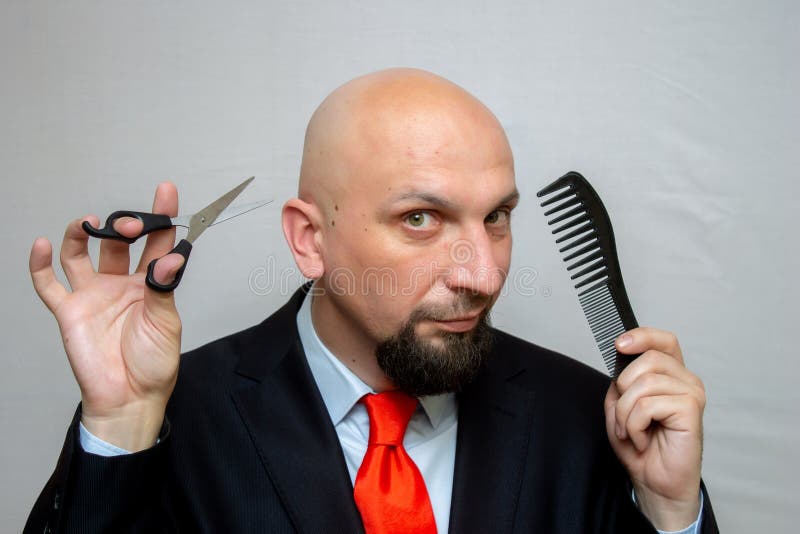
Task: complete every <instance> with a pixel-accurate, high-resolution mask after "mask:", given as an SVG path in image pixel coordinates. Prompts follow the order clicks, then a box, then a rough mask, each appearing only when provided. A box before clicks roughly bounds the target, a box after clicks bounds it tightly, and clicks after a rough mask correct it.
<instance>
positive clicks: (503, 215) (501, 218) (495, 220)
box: [484, 209, 511, 226]
mask: <svg viewBox="0 0 800 534" xmlns="http://www.w3.org/2000/svg"><path fill="white" fill-rule="evenodd" d="M510 220H511V210H508V209H497V210H494V211H493V212H491V213H490V214H489V215H487V216H486V219H484V222H486V224H490V225H492V226H505V225H508V223H509V222H510Z"/></svg>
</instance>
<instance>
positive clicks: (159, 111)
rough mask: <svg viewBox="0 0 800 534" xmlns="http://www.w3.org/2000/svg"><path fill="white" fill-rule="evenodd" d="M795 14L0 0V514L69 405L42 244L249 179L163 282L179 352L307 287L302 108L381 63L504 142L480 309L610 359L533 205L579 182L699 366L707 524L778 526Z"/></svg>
mask: <svg viewBox="0 0 800 534" xmlns="http://www.w3.org/2000/svg"><path fill="white" fill-rule="evenodd" d="M799 6H800V4H798V3H797V2H791V1H789V0H785V1H778V0H773V1H771V2H758V1H755V0H752V1H743V0H733V1H720V0H715V1H710V2H696V1H688V0H678V1H672V2H637V1H633V0H631V1H627V2H626V1H619V0H612V1H605V2H596V1H591V0H583V1H560V2H555V1H551V0H513V1H493V2H488V1H485V2H481V1H477V0H459V1H458V2H456V1H452V2H436V1H425V2H423V1H418V0H409V1H406V2H392V1H387V0H379V1H372V2H367V1H355V0H347V1H340V2H326V1H324V0H315V1H309V0H295V1H292V2H287V1H284V2H277V1H272V2H265V1H259V2H256V1H252V2H209V1H172V2H154V1H146V2H100V1H97V2H87V1H72V2H58V1H55V0H53V1H50V2H44V1H22V0H19V1H17V0H5V1H3V2H2V3H0V174H2V185H1V186H0V187H2V189H0V193H2V197H0V198H2V199H3V204H4V207H3V209H2V215H1V216H0V217H2V219H0V221H1V222H2V224H1V225H0V250H2V255H1V257H2V260H1V261H2V277H0V288H1V289H2V294H3V301H4V305H3V306H2V311H0V313H2V320H1V321H0V325H2V339H3V344H4V350H3V353H2V372H0V428H1V429H2V431H0V454H1V456H0V473H2V477H0V480H2V482H0V518H2V519H0V531H2V532H9V533H10V532H18V531H19V530H20V529H21V527H22V525H23V522H24V519H25V517H26V515H27V512H28V509H29V508H30V506H31V505H32V504H33V501H34V498H35V496H36V495H37V493H38V492H39V490H40V488H41V487H42V485H43V484H44V482H45V480H46V479H47V477H48V475H49V473H50V472H51V470H52V468H53V466H54V463H55V460H56V457H57V453H58V451H59V448H60V447H61V443H62V440H63V436H64V431H65V429H66V426H67V423H68V422H69V418H70V416H71V414H72V412H73V409H74V407H75V404H76V402H77V401H78V399H79V392H78V388H77V386H76V384H75V381H74V379H73V378H72V374H71V371H70V369H69V365H68V362H67V359H66V358H65V356H64V354H63V349H62V347H61V343H60V337H59V334H58V331H57V328H56V324H55V321H54V320H53V319H52V318H51V316H50V314H49V313H48V312H47V310H46V309H45V308H44V306H43V305H42V304H41V303H40V302H39V301H38V299H37V298H36V296H35V294H34V292H33V289H32V287H31V285H30V281H29V278H28V274H27V256H28V250H29V247H30V244H31V243H32V241H33V240H34V238H35V237H36V236H38V235H44V236H47V237H49V238H50V239H51V241H53V242H54V243H55V244H56V246H58V244H60V241H61V235H62V233H63V228H64V226H65V225H66V223H67V222H68V221H69V220H71V219H72V218H75V217H79V216H82V215H84V214H87V213H94V214H97V215H99V216H101V217H103V218H105V216H107V215H108V214H109V213H110V212H111V211H114V210H115V209H148V208H149V206H150V202H151V197H152V192H153V190H154V187H155V185H156V184H157V183H158V182H159V181H162V180H172V181H174V182H175V183H176V184H177V185H178V188H179V191H180V192H181V203H182V206H183V207H184V208H186V209H187V210H196V209H199V208H200V207H202V206H204V205H205V203H206V202H207V201H209V200H210V199H212V198H216V196H218V195H219V194H220V193H222V192H223V191H225V190H227V189H229V188H230V187H232V186H233V185H235V184H237V183H238V182H239V181H241V180H242V179H244V178H246V177H248V176H250V175H255V176H256V177H257V179H256V181H255V182H254V183H253V185H252V186H251V187H250V188H249V190H248V191H247V192H246V195H245V196H244V197H243V200H242V201H244V199H247V200H256V199H261V198H273V199H274V200H275V202H274V203H273V204H271V205H270V206H269V207H267V208H263V209H261V210H259V211H257V212H253V213H251V214H249V215H247V216H246V217H242V218H240V219H237V220H234V221H231V222H229V223H226V224H225V225H223V226H219V227H217V228H214V229H212V230H211V231H209V232H207V234H205V235H204V236H203V238H202V239H201V240H200V241H199V242H198V244H197V247H196V248H195V250H194V252H193V253H192V261H191V264H190V266H189V269H188V270H187V273H186V276H185V277H184V279H183V282H182V285H181V287H180V290H179V292H178V293H179V294H178V298H179V307H180V310H181V313H182V318H183V321H184V332H185V335H184V348H185V349H189V348H192V347H195V346H198V345H200V344H201V343H204V342H206V341H209V340H211V339H213V338H216V337H219V336H221V335H223V334H227V333H230V332H233V331H235V330H238V329H241V328H243V327H245V326H248V325H250V324H253V323H256V322H258V321H260V320H261V319H262V318H263V317H265V316H266V315H267V314H269V313H270V312H272V311H273V310H275V309H276V308H277V307H278V306H279V305H280V304H281V303H282V302H283V301H284V300H285V299H286V298H287V296H288V295H289V294H290V292H291V291H292V290H293V289H294V288H295V287H296V286H297V284H299V283H300V282H301V278H300V276H299V274H298V272H297V270H296V269H295V268H294V264H293V262H292V260H291V257H290V255H289V253H288V248H287V247H286V245H285V243H284V240H283V236H282V233H281V231H280V225H279V214H280V207H281V205H282V203H283V202H284V201H285V200H286V199H287V198H289V197H291V196H293V195H294V193H295V190H296V180H297V174H298V169H299V161H300V154H301V148H302V140H303V131H304V128H305V125H306V122H307V120H308V118H309V116H310V114H311V112H312V111H313V109H314V108H315V107H316V105H317V104H318V103H319V102H320V100H321V99H322V98H323V97H324V96H325V95H326V94H327V93H328V92H329V91H331V90H332V89H333V88H334V87H336V86H338V85H339V84H341V83H343V82H345V81H346V80H348V79H350V78H352V77H354V76H357V75H360V74H363V73H366V72H370V71H373V70H377V69H382V68H386V67H391V66H414V67H420V68H424V69H428V70H432V71H434V72H436V73H439V74H441V75H443V76H445V77H448V78H450V79H452V80H453V81H455V82H456V83H459V84H461V85H462V86H464V87H465V88H467V89H468V90H469V91H471V92H472V93H473V94H475V95H476V96H477V97H479V98H480V99H482V100H483V101H484V102H485V103H486V104H487V105H488V106H489V107H490V108H491V109H492V110H494V112H495V113H496V114H497V116H498V117H499V119H500V120H501V122H502V123H503V124H504V125H505V127H506V129H507V131H508V134H509V137H510V140H511V144H512V146H513V148H514V151H515V154H516V165H517V181H518V186H519V189H520V191H521V193H522V202H521V205H520V207H519V208H518V210H517V211H516V212H515V220H514V223H513V224H514V231H515V248H514V255H513V265H512V269H511V272H510V277H509V282H508V285H507V286H506V295H505V296H504V297H503V298H502V299H501V301H500V303H499V304H498V305H497V308H496V311H495V313H494V322H495V324H496V325H497V326H499V327H500V328H503V329H506V330H508V331H510V332H512V333H514V334H517V335H519V336H521V337H523V338H526V339H529V340H532V341H534V342H536V343H539V344H542V345H545V346H547V347H550V348H553V349H555V350H559V351H561V352H564V353H567V354H570V355H572V356H573V357H575V358H578V359H580V360H582V361H585V362H587V363H588V364H590V365H593V366H595V367H597V368H599V369H602V361H601V358H600V355H599V353H598V351H597V349H596V348H595V347H594V345H593V343H592V337H591V335H590V331H589V329H588V327H587V325H586V322H585V320H584V318H583V315H582V313H581V310H580V307H579V306H578V303H577V300H576V298H575V294H574V291H573V289H572V287H571V285H570V284H569V280H568V278H567V275H566V272H565V271H564V268H563V266H562V264H561V260H560V258H559V257H558V255H557V253H556V249H555V246H554V243H553V242H552V240H551V238H550V236H549V235H548V233H547V231H546V229H545V223H544V217H543V216H542V210H541V209H539V208H538V206H537V204H536V198H535V192H536V191H537V190H538V189H539V188H540V187H541V186H543V185H544V184H546V183H549V182H550V181H551V180H553V179H554V178H556V177H558V176H560V175H561V174H562V173H564V172H565V171H567V170H571V169H575V170H579V171H581V172H583V173H584V174H586V176H587V177H589V179H590V180H591V181H592V183H593V184H594V185H595V187H596V189H597V190H598V192H599V193H600V195H601V197H602V198H603V199H604V201H605V203H606V206H607V208H608V210H609V212H610V214H611V217H612V220H613V222H614V228H615V231H616V235H617V243H618V248H619V253H620V261H621V264H622V269H623V274H624V276H625V280H626V283H627V287H628V293H629V296H630V299H631V302H632V304H633V306H634V310H635V312H636V314H637V316H638V318H639V321H640V323H641V324H646V325H653V326H657V327H660V328H664V329H668V330H672V331H674V332H676V333H677V334H678V336H679V339H680V341H681V344H682V347H683V349H684V353H685V358H686V361H687V364H688V365H689V366H690V367H691V369H693V370H694V371H695V372H696V373H697V374H699V375H700V376H701V377H702V378H703V379H704V380H705V383H706V386H707V390H708V407H707V410H706V417H705V436H706V441H705V461H704V477H705V480H706V481H707V484H708V487H709V490H710V492H711V495H712V497H713V501H714V505H715V508H716V510H717V516H718V518H719V522H720V525H721V526H722V528H723V530H724V531H725V532H728V533H749V532H792V531H794V529H793V528H792V527H793V525H794V523H795V522H796V519H795V518H794V516H795V512H796V510H795V509H794V508H795V507H796V503H797V502H800V492H798V482H797V478H798V466H797V452H796V451H797V450H798V448H799V446H800V439H798V438H800V430H798V425H797V421H798V400H799V399H798V398H799V397H800V394H798V389H797V387H796V385H795V381H796V380H797V378H798V376H797V375H798V373H797V370H798V363H797V359H796V356H797V350H796V348H795V345H794V342H795V337H794V336H795V334H796V332H797V326H796V324H795V323H796V320H797V317H798V314H797V311H796V310H797V308H796V304H797V302H798V300H800V299H798V297H799V296H800V295H799V294H798V290H797V284H795V283H793V275H795V274H796V273H797V272H798V271H800V262H798V258H799V256H798V252H797V241H798V240H797V238H796V237H792V236H793V235H794V228H793V226H792V224H793V223H792V221H793V220H795V217H796V214H797V212H798V210H797V207H796V206H797V199H798V198H800V195H799V194H798V193H800V187H798V182H797V178H796V176H795V174H796V169H797V168H798V164H799V163H800V156H798V153H800V151H799V150H798V142H799V141H800V121H799V120H798V119H800V106H799V105H798V97H797V95H798V94H800V77H799V76H798V64H797V55H798V52H800V33H799V32H798V31H797V28H798V23H799V22H800V21H798V18H799V17H798V15H800V7H799ZM793 214H794V215H793ZM92 247H93V250H95V251H96V250H97V243H96V242H93V243H92ZM565 387H568V386H565Z"/></svg>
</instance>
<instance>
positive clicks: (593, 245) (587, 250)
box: [564, 242, 600, 261]
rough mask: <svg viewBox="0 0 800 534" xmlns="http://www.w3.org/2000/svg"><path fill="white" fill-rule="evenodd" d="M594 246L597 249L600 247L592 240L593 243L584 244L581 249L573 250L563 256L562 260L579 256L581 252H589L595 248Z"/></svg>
mask: <svg viewBox="0 0 800 534" xmlns="http://www.w3.org/2000/svg"><path fill="white" fill-rule="evenodd" d="M595 248H596V249H599V248H600V247H598V246H597V243H594V242H593V243H590V244H588V245H586V246H585V247H583V248H582V249H580V250H576V251H575V252H573V253H572V254H570V255H569V256H565V257H564V261H569V260H571V259H573V258H577V257H578V256H580V255H581V254H584V253H586V252H589V251H590V250H592V249H595Z"/></svg>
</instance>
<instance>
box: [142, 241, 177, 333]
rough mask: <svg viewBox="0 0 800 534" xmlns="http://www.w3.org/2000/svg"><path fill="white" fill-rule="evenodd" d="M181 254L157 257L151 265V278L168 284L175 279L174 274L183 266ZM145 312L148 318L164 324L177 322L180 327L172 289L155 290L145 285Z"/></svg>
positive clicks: (169, 324) (168, 324)
mask: <svg viewBox="0 0 800 534" xmlns="http://www.w3.org/2000/svg"><path fill="white" fill-rule="evenodd" d="M185 261H186V260H184V258H183V256H181V255H180V254H176V253H172V254H167V255H166V256H164V257H162V258H159V259H158V260H157V261H156V264H155V266H154V267H153V278H154V279H155V281H156V282H158V283H159V284H164V285H166V284H169V283H170V282H172V281H173V280H174V279H175V274H176V273H177V272H178V270H179V269H180V268H181V267H182V266H183V264H184V262H185ZM144 308H145V313H146V314H147V315H148V317H149V318H150V320H152V321H154V322H156V323H158V324H162V325H165V326H171V325H173V324H177V326H178V328H179V327H180V326H179V325H180V319H179V318H178V310H177V308H176V307H175V293H174V292H173V291H166V292H164V291H155V290H153V289H151V288H150V287H147V286H146V287H145V291H144Z"/></svg>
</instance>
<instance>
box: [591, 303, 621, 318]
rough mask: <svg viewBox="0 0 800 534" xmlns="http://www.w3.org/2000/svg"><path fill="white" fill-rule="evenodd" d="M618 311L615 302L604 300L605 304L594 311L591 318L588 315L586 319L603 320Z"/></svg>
mask: <svg viewBox="0 0 800 534" xmlns="http://www.w3.org/2000/svg"><path fill="white" fill-rule="evenodd" d="M616 311H617V310H616V308H615V307H614V305H613V302H612V303H609V302H608V301H603V304H602V306H601V307H600V308H599V309H597V310H593V311H592V316H591V318H590V317H588V316H587V317H586V319H587V320H588V321H589V322H599V321H601V320H604V319H605V318H606V317H608V314H609V313H612V312H616Z"/></svg>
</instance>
